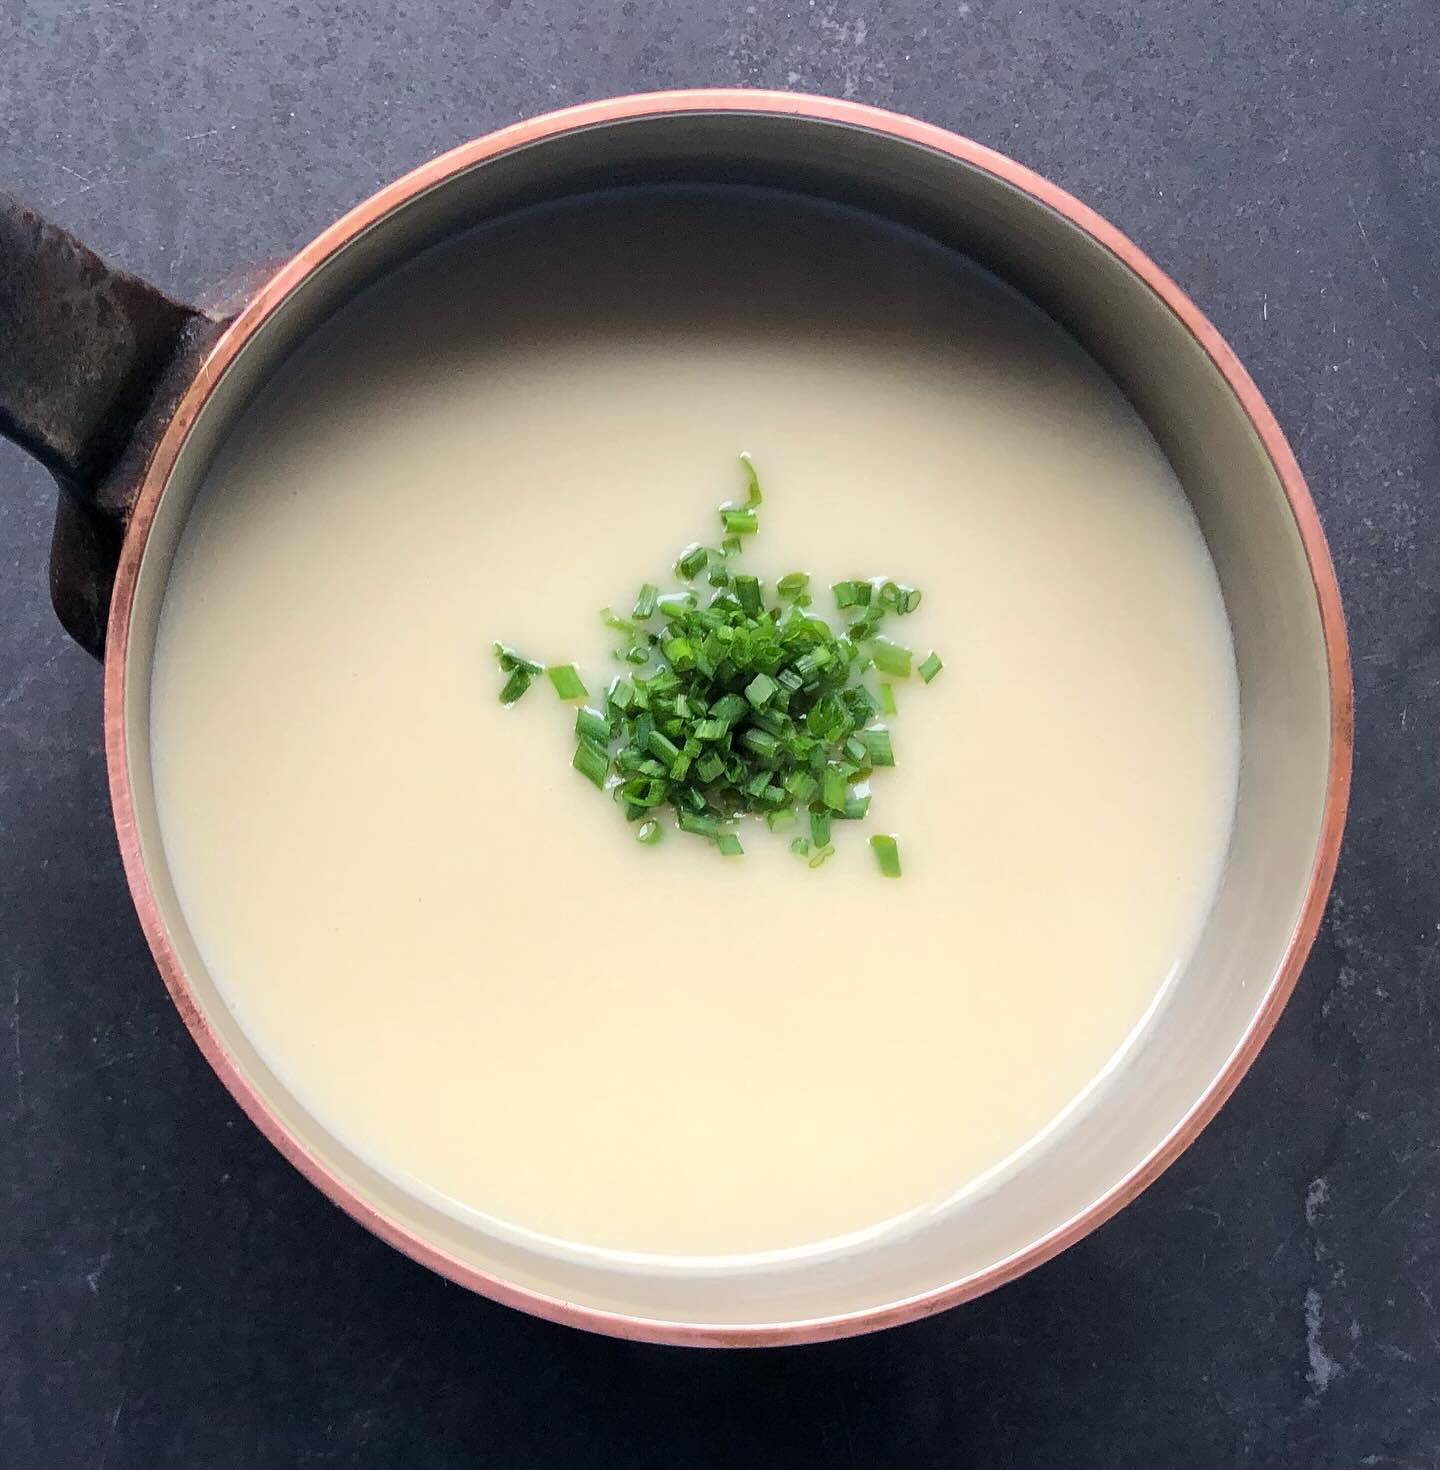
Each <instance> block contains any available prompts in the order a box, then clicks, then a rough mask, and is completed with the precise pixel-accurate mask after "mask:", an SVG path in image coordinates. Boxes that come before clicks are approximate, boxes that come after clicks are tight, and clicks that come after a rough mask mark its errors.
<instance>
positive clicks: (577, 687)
mask: <svg viewBox="0 0 1440 1470" xmlns="http://www.w3.org/2000/svg"><path fill="white" fill-rule="evenodd" d="M545 672H546V673H547V674H549V675H550V682H551V683H552V684H553V685H554V686H555V692H556V694H558V695H559V696H560V698H561V699H585V698H586V697H588V695H589V693H590V691H589V690H588V689H587V688H586V687H585V682H584V680H583V679H581V677H580V675H579V674H578V673H577V672H576V669H575V665H574V664H551V665H550V667H549V668H548V669H546V671H545Z"/></svg>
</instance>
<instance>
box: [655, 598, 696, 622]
mask: <svg viewBox="0 0 1440 1470" xmlns="http://www.w3.org/2000/svg"><path fill="white" fill-rule="evenodd" d="M694 606H695V594H694V593H693V592H667V593H666V594H665V595H664V596H663V597H657V598H656V599H655V607H656V609H657V611H658V612H659V613H660V616H661V617H662V618H672V619H674V618H683V617H684V616H685V614H686V613H688V612H689V611H691V609H692V608H694Z"/></svg>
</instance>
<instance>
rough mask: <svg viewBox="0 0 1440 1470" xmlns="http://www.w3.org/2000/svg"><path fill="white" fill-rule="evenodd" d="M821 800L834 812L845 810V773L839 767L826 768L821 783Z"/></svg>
mask: <svg viewBox="0 0 1440 1470" xmlns="http://www.w3.org/2000/svg"><path fill="white" fill-rule="evenodd" d="M820 799H821V800H822V801H823V802H824V803H825V805H826V806H828V807H829V808H830V810H831V811H832V812H843V811H844V810H845V772H844V771H842V770H841V769H840V767H839V766H826V767H825V776H824V779H823V780H822V781H821V782H820Z"/></svg>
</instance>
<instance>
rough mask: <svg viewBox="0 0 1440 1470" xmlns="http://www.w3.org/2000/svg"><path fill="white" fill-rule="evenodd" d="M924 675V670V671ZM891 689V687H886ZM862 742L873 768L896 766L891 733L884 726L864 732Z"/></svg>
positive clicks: (862, 732) (861, 737)
mask: <svg viewBox="0 0 1440 1470" xmlns="http://www.w3.org/2000/svg"><path fill="white" fill-rule="evenodd" d="M921 672H922V673H923V672H924V670H923V669H922V670H921ZM886 688H887V689H888V688H889V685H886ZM860 742H861V744H862V745H864V747H865V753H866V754H867V755H868V756H869V757H870V764H871V765H872V766H893V765H894V764H895V751H894V749H893V748H892V747H891V744H890V732H889V731H888V730H887V729H886V728H885V726H884V725H876V726H875V728H874V729H873V730H862V731H861V732H860Z"/></svg>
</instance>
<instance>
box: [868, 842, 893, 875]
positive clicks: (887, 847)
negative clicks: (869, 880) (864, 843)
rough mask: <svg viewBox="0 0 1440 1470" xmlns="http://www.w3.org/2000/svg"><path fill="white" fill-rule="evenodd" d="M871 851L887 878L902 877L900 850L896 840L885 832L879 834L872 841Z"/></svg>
mask: <svg viewBox="0 0 1440 1470" xmlns="http://www.w3.org/2000/svg"><path fill="white" fill-rule="evenodd" d="M870 850H871V851H872V852H873V853H874V854H875V861H876V863H877V864H878V865H879V867H880V871H881V873H882V874H883V875H884V876H885V877H886V878H898V877H899V876H900V848H899V845H898V844H897V843H896V841H895V839H894V838H893V837H891V836H888V835H887V834H886V833H884V832H877V833H876V834H875V835H874V836H873V837H872V838H871V839H870Z"/></svg>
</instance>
